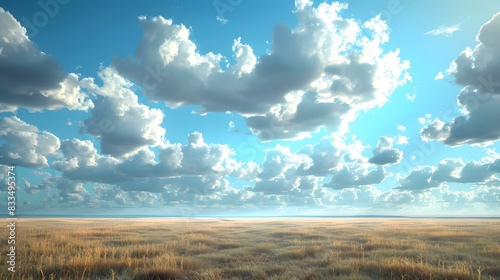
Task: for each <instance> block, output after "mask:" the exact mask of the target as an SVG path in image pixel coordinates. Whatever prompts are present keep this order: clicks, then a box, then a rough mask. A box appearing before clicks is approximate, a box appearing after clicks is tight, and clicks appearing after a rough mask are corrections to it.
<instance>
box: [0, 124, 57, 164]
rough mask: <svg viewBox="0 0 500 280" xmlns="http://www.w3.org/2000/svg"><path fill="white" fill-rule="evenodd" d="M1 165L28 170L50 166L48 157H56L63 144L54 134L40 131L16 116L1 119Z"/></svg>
mask: <svg viewBox="0 0 500 280" xmlns="http://www.w3.org/2000/svg"><path fill="white" fill-rule="evenodd" d="M0 128H1V129H0V140H3V141H5V143H4V144H3V145H2V146H0V163H1V164H5V165H19V166H23V167H27V168H44V167H48V166H49V162H48V159H47V157H48V156H56V155H57V151H58V150H59V146H60V144H61V142H60V141H59V138H57V137H56V136H55V135H54V134H52V133H50V132H48V131H40V130H39V129H38V128H37V127H36V126H33V125H30V124H27V123H25V122H24V121H22V120H21V119H19V118H18V117H16V116H13V117H4V118H1V119H0Z"/></svg>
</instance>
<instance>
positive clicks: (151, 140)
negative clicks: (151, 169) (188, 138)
mask: <svg viewBox="0 0 500 280" xmlns="http://www.w3.org/2000/svg"><path fill="white" fill-rule="evenodd" d="M99 75H100V77H101V79H102V80H103V83H104V85H103V86H102V87H98V86H96V85H92V86H90V88H91V90H92V91H93V92H95V93H96V94H98V95H99V96H98V99H97V100H96V101H95V107H94V108H93V109H92V110H91V114H92V115H91V117H90V118H88V119H86V120H85V121H84V122H83V126H82V127H81V130H82V131H83V132H87V133H89V134H91V135H93V136H94V137H96V138H97V139H99V141H100V143H101V150H102V153H103V154H109V155H112V156H115V157H120V156H126V155H128V154H131V153H135V152H137V151H139V150H141V149H142V148H145V147H149V146H158V145H160V144H162V143H163V142H164V134H165V129H164V128H163V127H162V126H161V123H162V122H163V112H162V111H161V110H159V109H151V108H149V107H147V106H146V105H143V104H139V103H138V98H137V96H136V95H135V93H134V92H132V90H130V87H131V84H130V83H129V82H127V81H126V80H125V79H124V78H122V77H121V76H120V75H118V74H117V73H116V72H115V71H114V70H113V69H111V68H104V69H102V70H101V72H100V74H99Z"/></svg>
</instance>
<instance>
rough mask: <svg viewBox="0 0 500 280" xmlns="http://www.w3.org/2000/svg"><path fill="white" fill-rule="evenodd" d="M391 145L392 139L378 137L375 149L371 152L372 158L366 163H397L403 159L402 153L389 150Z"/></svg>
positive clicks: (392, 149)
mask: <svg viewBox="0 0 500 280" xmlns="http://www.w3.org/2000/svg"><path fill="white" fill-rule="evenodd" d="M406 142H408V141H406ZM393 143H394V139H392V138H389V137H387V136H382V137H380V139H379V140H378V142H377V147H376V148H375V150H373V157H371V158H370V159H369V160H368V162H370V163H372V164H376V165H386V164H392V163H399V162H400V161H401V158H403V152H401V151H400V150H398V149H394V148H391V147H392V144H393Z"/></svg>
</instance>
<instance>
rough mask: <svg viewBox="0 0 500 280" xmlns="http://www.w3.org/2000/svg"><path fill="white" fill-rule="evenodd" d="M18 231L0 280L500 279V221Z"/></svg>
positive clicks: (89, 225)
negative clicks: (12, 261) (10, 266)
mask: <svg viewBox="0 0 500 280" xmlns="http://www.w3.org/2000/svg"><path fill="white" fill-rule="evenodd" d="M16 231H17V233H16V234H17V235H16V239H17V242H16V250H17V258H16V266H17V267H16V272H15V273H11V272H9V271H8V270H7V269H6V268H5V269H3V270H2V271H1V272H0V279H27V280H28V279H47V280H48V279H71V280H77V279H116V280H118V279H134V280H141V279H148V280H153V279H189V280H196V279H200V280H201V279H206V280H209V279H269V280H271V279H283V280H293V279H403V280H404V279H435V280H436V279H500V220H496V219H469V220H466V219H389V218H387V219H375V218H373V219H180V218H179V219H177V218H165V219H160V218H154V219H146V218H140V219H139V218H137V219H126V218H118V219H39V218H37V219H27V218H26V219H19V220H18V221H17V229H16ZM7 234H8V233H7V231H6V230H4V231H3V237H4V240H7V238H6V236H7ZM5 243H6V242H5ZM4 251H5V250H4ZM4 258H6V257H5V254H4ZM4 263H5V262H4Z"/></svg>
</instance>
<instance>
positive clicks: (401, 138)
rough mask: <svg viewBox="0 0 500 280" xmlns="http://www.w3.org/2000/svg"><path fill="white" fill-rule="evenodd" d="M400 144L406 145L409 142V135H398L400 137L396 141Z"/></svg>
mask: <svg viewBox="0 0 500 280" xmlns="http://www.w3.org/2000/svg"><path fill="white" fill-rule="evenodd" d="M396 144H398V145H406V144H408V137H407V136H403V135H398V139H397V141H396Z"/></svg>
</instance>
